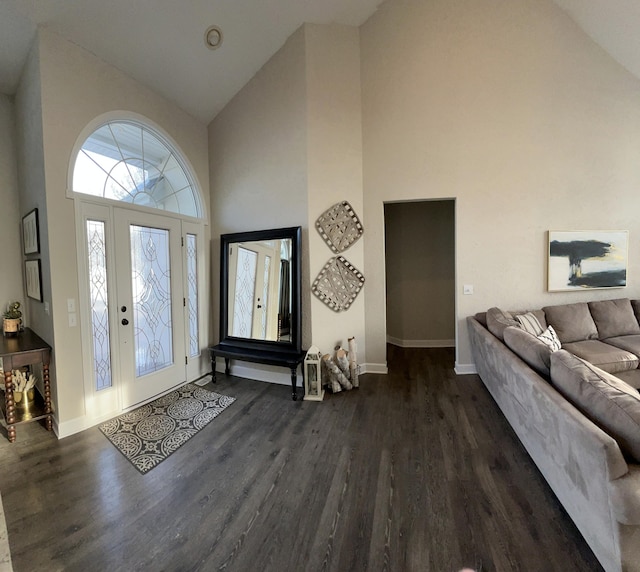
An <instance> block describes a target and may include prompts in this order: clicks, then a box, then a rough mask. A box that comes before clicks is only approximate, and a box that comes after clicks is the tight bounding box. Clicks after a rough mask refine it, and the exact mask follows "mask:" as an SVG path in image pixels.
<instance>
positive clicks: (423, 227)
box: [384, 200, 455, 347]
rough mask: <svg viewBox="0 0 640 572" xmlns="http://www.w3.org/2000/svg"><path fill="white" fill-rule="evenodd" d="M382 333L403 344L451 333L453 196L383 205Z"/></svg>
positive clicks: (438, 342) (444, 339)
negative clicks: (384, 328) (384, 329)
mask: <svg viewBox="0 0 640 572" xmlns="http://www.w3.org/2000/svg"><path fill="white" fill-rule="evenodd" d="M384 215H385V216H384V220H385V260H386V264H385V270H386V284H387V287H386V300H387V339H388V340H389V341H391V339H393V342H394V343H396V344H398V345H400V346H406V347H411V346H413V347H421V346H424V347H432V346H447V345H450V344H451V342H452V340H453V339H454V338H455V233H454V229H455V202H454V201H451V200H434V201H411V202H402V203H387V204H385V205H384Z"/></svg>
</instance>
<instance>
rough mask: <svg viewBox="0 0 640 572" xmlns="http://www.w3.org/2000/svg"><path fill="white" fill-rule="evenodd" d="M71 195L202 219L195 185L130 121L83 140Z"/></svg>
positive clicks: (166, 149) (168, 148)
mask: <svg viewBox="0 0 640 572" xmlns="http://www.w3.org/2000/svg"><path fill="white" fill-rule="evenodd" d="M73 191H74V192H76V193H82V194H85V195H92V196H95V197H102V198H105V199H111V200H115V201H122V202H125V203H130V204H135V205H141V206H146V207H151V208H156V209H161V210H165V211H170V212H174V213H179V214H182V215H186V216H191V217H198V218H201V217H202V207H201V205H200V200H199V195H198V192H197V190H196V187H195V184H194V182H193V180H192V178H191V177H190V176H189V173H188V171H187V169H186V168H185V167H184V165H183V163H182V161H181V159H180V157H179V155H178V153H177V151H176V150H175V149H174V148H173V146H172V145H171V144H170V143H169V142H168V141H166V139H165V138H163V137H162V136H161V135H160V134H159V133H157V132H156V131H153V130H152V129H151V128H149V127H148V126H146V125H143V124H141V123H138V122H135V121H131V120H118V121H110V122H109V123H106V124H104V125H102V126H101V127H99V128H98V129H96V130H95V131H94V132H93V133H92V134H91V135H90V136H89V137H88V138H87V140H86V141H85V142H84V143H83V145H82V147H81V148H80V151H78V155H77V156H76V161H75V164H74V167H73Z"/></svg>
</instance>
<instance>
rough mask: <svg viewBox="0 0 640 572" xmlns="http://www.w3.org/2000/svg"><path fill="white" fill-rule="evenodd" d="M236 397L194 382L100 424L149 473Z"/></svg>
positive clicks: (138, 467)
mask: <svg viewBox="0 0 640 572" xmlns="http://www.w3.org/2000/svg"><path fill="white" fill-rule="evenodd" d="M235 400H236V398H235V397H227V396H225V395H220V394H219V393H214V392H213V391H208V390H206V389H202V388H201V387H197V386H195V385H193V384H191V383H188V384H187V385H185V386H183V387H181V388H179V389H176V390H175V391H172V392H171V393H168V394H167V395H164V396H162V397H160V398H158V399H156V400H155V401H152V402H151V403H147V404H146V405H143V406H142V407H138V409H134V410H133V411H130V412H129V413H125V414H123V415H120V416H119V417H116V418H115V419H111V420H109V421H107V422H106V423H104V424H102V425H101V426H100V431H102V432H103V433H104V434H105V436H106V437H107V439H109V441H111V442H112V443H113V444H114V445H115V446H116V447H117V448H118V449H119V450H120V452H121V453H122V454H123V455H124V456H125V457H126V458H127V459H129V461H131V462H132V463H133V465H134V466H135V467H136V468H137V469H138V470H139V471H140V472H141V473H143V474H144V473H146V472H147V471H150V470H151V469H153V467H155V466H156V465H158V464H159V463H161V462H162V461H164V460H165V459H166V458H167V457H168V456H169V455H171V453H173V452H174V451H175V450H177V449H178V448H179V447H181V446H182V445H184V444H185V443H186V442H187V441H188V440H189V439H191V437H193V436H194V435H195V434H196V433H197V432H198V431H200V429H202V428H203V427H204V426H205V425H207V423H209V422H210V421H212V420H213V419H215V418H216V417H217V416H218V415H220V413H222V412H223V411H224V410H225V409H226V408H227V407H228V406H229V405H231V404H232V403H233V402H234V401H235Z"/></svg>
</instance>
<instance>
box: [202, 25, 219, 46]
mask: <svg viewBox="0 0 640 572" xmlns="http://www.w3.org/2000/svg"><path fill="white" fill-rule="evenodd" d="M204 44H205V46H207V48H209V49H210V50H215V49H217V48H219V47H220V46H221V45H222V30H221V29H220V28H219V27H218V26H209V27H208V28H207V31H206V32H205V33H204Z"/></svg>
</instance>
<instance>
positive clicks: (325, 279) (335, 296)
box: [311, 256, 364, 312]
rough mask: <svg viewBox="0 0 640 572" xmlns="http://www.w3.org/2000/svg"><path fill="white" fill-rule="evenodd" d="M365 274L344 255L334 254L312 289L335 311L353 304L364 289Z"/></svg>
mask: <svg viewBox="0 0 640 572" xmlns="http://www.w3.org/2000/svg"><path fill="white" fill-rule="evenodd" d="M363 285H364V276H363V275H362V273H361V272H360V271H359V270H358V269H357V268H356V267H355V266H353V265H352V264H351V263H350V262H349V261H348V260H346V259H345V258H344V257H343V256H334V257H333V258H331V259H329V261H328V262H327V263H326V264H325V265H324V268H323V269H322V270H321V271H320V273H319V274H318V277H317V278H316V279H315V280H314V282H313V284H312V286H311V291H312V292H313V293H314V294H315V295H316V296H317V297H318V298H320V300H322V301H323V302H324V303H325V304H326V305H327V306H329V308H331V309H332V310H334V311H335V312H341V311H342V310H346V309H348V308H349V306H351V304H352V303H353V301H354V300H355V299H356V296H357V295H358V293H359V292H360V290H362V286H363Z"/></svg>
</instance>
